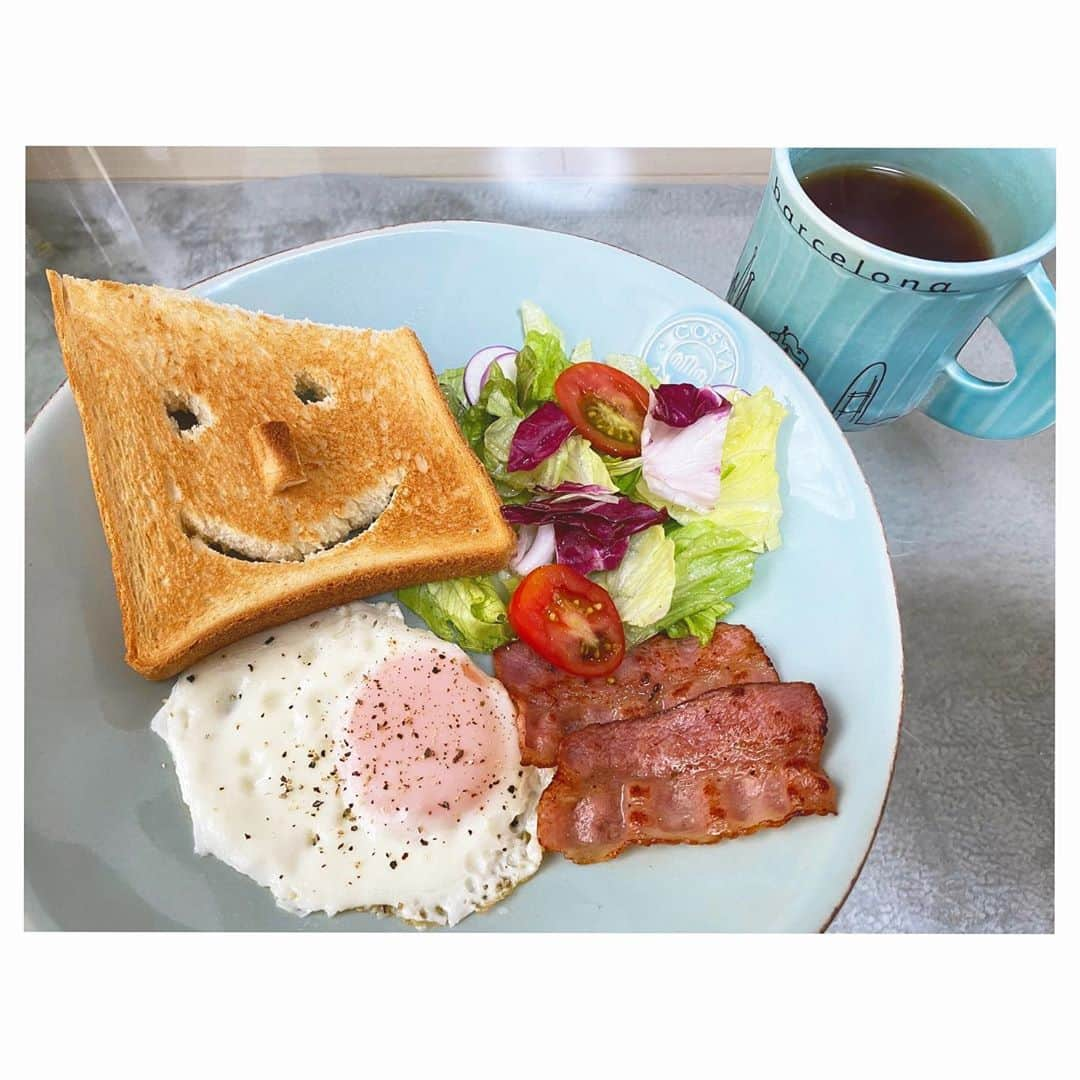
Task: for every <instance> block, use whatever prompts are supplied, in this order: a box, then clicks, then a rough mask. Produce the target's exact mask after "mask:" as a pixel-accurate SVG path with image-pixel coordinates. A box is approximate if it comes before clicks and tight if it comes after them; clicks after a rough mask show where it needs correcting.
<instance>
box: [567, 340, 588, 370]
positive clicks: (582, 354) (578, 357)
mask: <svg viewBox="0 0 1080 1080" xmlns="http://www.w3.org/2000/svg"><path fill="white" fill-rule="evenodd" d="M592 359H593V354H592V341H591V340H590V339H589V338H586V339H585V340H584V341H581V342H579V343H578V344H577V345H575V346H574V348H573V351H572V352H571V353H570V363H571V364H589V363H592Z"/></svg>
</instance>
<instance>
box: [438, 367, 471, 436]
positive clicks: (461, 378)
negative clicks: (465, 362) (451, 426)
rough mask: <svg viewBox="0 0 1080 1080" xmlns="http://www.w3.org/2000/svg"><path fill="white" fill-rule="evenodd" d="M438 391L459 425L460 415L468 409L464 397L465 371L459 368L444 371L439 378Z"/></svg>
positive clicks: (466, 400) (467, 403)
mask: <svg viewBox="0 0 1080 1080" xmlns="http://www.w3.org/2000/svg"><path fill="white" fill-rule="evenodd" d="M439 389H440V390H441V391H442V395H443V397H444V398H446V404H447V405H449V406H450V411H451V412H452V413H453V414H454V419H455V420H457V422H458V423H459V424H460V423H461V415H462V413H464V412H465V410H466V409H467V408H468V407H469V402H468V399H467V398H466V397H465V369H464V368H463V367H459V368H452V369H451V370H450V371H444V372H443V373H442V374H441V375H440V376H439Z"/></svg>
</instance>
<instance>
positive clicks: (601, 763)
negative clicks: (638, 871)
mask: <svg viewBox="0 0 1080 1080" xmlns="http://www.w3.org/2000/svg"><path fill="white" fill-rule="evenodd" d="M826 726H827V716H826V713H825V706H824V704H823V703H822V701H821V697H820V696H819V695H818V692H817V690H816V689H814V687H813V686H811V685H810V684H809V683H773V684H759V685H746V686H732V687H726V688H724V689H721V690H714V691H712V692H711V693H708V694H705V695H703V696H702V697H699V698H696V699H695V700H693V701H687V702H685V703H684V704H682V705H678V706H676V707H675V708H673V709H669V710H668V711H667V712H664V713H660V714H658V715H656V716H648V717H644V718H641V719H637V720H620V721H617V722H615V723H611V724H602V725H593V726H591V727H585V728H581V729H580V730H579V731H575V732H574V733H573V734H571V735H568V736H567V737H566V738H565V739H563V741H562V746H561V747H560V749H559V762H558V771H557V772H556V774H555V779H554V780H553V781H552V782H551V784H550V785H549V786H548V788H547V790H546V791H545V792H544V794H543V797H542V798H541V799H540V810H539V822H538V824H539V837H540V843H541V844H542V845H543V846H544V847H545V848H547V849H548V850H549V851H561V852H562V853H563V854H564V855H565V856H566V857H567V858H568V859H571V860H572V861H574V862H576V863H593V862H600V861H602V860H604V859H611V858H614V857H615V856H616V855H618V854H619V852H620V851H622V850H623V849H624V848H626V847H627V846H628V845H630V844H678V843H688V844H711V843H715V842H716V841H717V840H724V839H727V838H728V837H732V836H741V835H742V834H744V833H750V832H754V831H755V830H757V829H761V828H764V827H767V826H777V825H783V824H784V822H785V821H788V820H789V819H790V818H792V817H794V816H795V815H797V814H834V813H836V790H835V789H834V788H833V785H832V783H831V781H830V780H829V778H828V777H827V776H826V775H825V773H824V771H823V770H822V769H821V767H820V765H819V764H818V762H819V758H820V755H821V747H822V743H823V741H824V739H825V731H826Z"/></svg>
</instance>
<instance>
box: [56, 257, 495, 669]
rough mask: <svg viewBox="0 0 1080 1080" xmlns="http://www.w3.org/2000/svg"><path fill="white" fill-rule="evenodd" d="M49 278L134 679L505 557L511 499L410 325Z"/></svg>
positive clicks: (490, 566)
mask: <svg viewBox="0 0 1080 1080" xmlns="http://www.w3.org/2000/svg"><path fill="white" fill-rule="evenodd" d="M46 273H47V277H48V280H49V288H50V290H51V292H52V298H53V308H54V314H55V322H56V333H57V337H58V339H59V341H60V348H61V352H62V354H63V359H64V364H65V367H66V368H67V371H68V376H69V379H70V382H71V388H72V392H73V394H74V396H75V401H76V404H77V406H78V409H79V414H80V418H81V420H82V425H83V433H84V435H85V438H86V447H87V457H88V460H89V465H90V476H91V480H92V482H93V485H94V494H95V496H96V499H97V504H98V511H99V513H100V516H101V522H102V526H103V528H104V531H105V538H106V540H107V541H108V544H109V550H110V553H111V558H112V569H113V577H114V580H115V583H116V592H117V598H118V600H119V603H120V610H121V615H122V621H123V628H124V640H125V644H126V660H127V662H128V663H129V664H130V665H131V666H132V667H133V668H134V669H135V670H136V671H138V672H139V673H140V674H142V675H145V676H147V677H148V678H151V679H163V678H167V677H169V676H170V675H174V674H175V673H176V672H178V671H180V670H182V669H184V668H185V667H188V666H189V665H190V664H192V663H193V662H194V661H196V660H198V659H200V658H201V657H203V656H206V655H207V654H209V653H211V652H213V651H215V650H217V649H220V648H223V647H224V646H226V645H228V644H230V643H231V642H233V641H236V640H237V639H239V638H241V637H244V636H245V635H247V634H250V633H255V632H257V631H260V630H263V629H266V628H268V627H271V626H276V625H280V624H281V623H283V622H287V621H288V620H290V619H295V618H299V617H301V616H304V615H308V614H311V613H313V612H316V611H320V610H323V609H325V608H328V607H332V606H334V605H335V604H340V603H345V602H347V601H350V600H355V599H359V598H361V597H365V596H371V595H373V594H375V593H379V592H384V591H388V590H392V589H396V588H400V587H403V586H406V585H413V584H418V583H420V582H424V581H435V580H442V579H446V578H452V577H459V576H464V575H473V574H482V573H489V572H492V571H495V570H498V569H501V568H502V567H504V566H505V565H506V564H507V561H508V560H509V557H510V554H511V552H512V550H513V546H514V536H513V532H512V530H511V529H510V527H509V526H508V525H507V524H506V523H505V522H504V521H503V519H502V515H501V512H500V500H499V497H498V495H497V494H496V492H495V490H494V488H493V487H492V485H491V481H490V480H489V478H488V476H487V473H486V471H485V469H484V468H483V466H482V465H481V464H480V462H479V461H478V460H477V459H476V457H475V456H474V455H473V453H472V451H471V450H470V449H469V447H468V444H467V443H466V442H465V440H464V439H463V438H462V436H461V434H460V432H459V431H458V428H457V424H456V423H455V421H454V418H453V416H452V415H451V413H450V410H449V408H448V406H447V405H446V402H445V400H444V399H443V396H442V393H441V391H440V389H439V386H438V382H437V380H436V378H435V374H434V372H433V370H432V368H431V365H430V364H429V363H428V359H427V356H426V354H425V353H424V350H423V347H422V346H421V344H420V342H419V340H418V339H417V337H416V335H415V334H414V333H413V332H412V331H411V330H409V329H406V328H400V329H397V330H392V331H373V330H357V329H350V328H345V327H333V326H324V325H321V324H317V323H307V322H297V321H293V320H289V319H283V318H279V317H276V316H270V315H263V314H255V313H252V312H249V311H245V310H243V309H241V308H236V307H231V306H226V305H221V304H215V303H213V302H211V301H208V300H204V299H201V298H199V297H195V296H191V295H189V294H187V293H184V292H181V291H178V290H172V289H164V288H160V287H157V286H140V285H123V284H119V283H116V282H104V281H103V282H92V281H85V280H83V279H79V278H72V277H67V276H61V275H59V274H57V273H55V272H53V271H51V270H49V271H47V272H46ZM267 424H272V425H274V426H273V427H272V428H271V429H269V430H270V434H269V435H265V434H264V435H263V436H261V437H257V436H253V434H252V432H253V431H254V430H256V429H259V428H262V429H263V430H264V432H265V431H266V427H265V426H266V425H267ZM277 425H284V427H285V428H286V429H287V432H288V441H289V443H291V446H292V452H291V455H290V453H289V449H288V447H286V446H283V445H282V443H281V437H282V428H281V427H279V426H277ZM260 447H261V449H260ZM297 465H298V466H299V468H300V469H301V470H302V474H303V481H302V482H298V477H297V474H296V472H295V467H296V466H297ZM283 470H284V471H283ZM286 480H287V481H288V483H287V484H285V485H284V486H283V481H286ZM271 488H277V490H271Z"/></svg>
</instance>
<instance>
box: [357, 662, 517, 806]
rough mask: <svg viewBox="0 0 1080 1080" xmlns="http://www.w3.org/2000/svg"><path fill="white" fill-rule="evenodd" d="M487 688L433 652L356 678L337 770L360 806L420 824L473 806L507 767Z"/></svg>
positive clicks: (468, 667)
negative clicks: (355, 696)
mask: <svg viewBox="0 0 1080 1080" xmlns="http://www.w3.org/2000/svg"><path fill="white" fill-rule="evenodd" d="M490 681H491V680H489V679H488V678H487V676H485V675H484V674H483V673H482V672H481V671H479V670H478V669H477V668H476V667H475V666H474V665H473V664H471V663H470V662H469V661H468V660H463V659H462V658H461V657H451V656H450V655H449V654H448V653H446V652H444V651H442V650H441V649H439V648H438V647H437V646H436V647H432V648H430V649H424V650H421V651H419V652H415V653H409V654H407V655H405V656H399V657H394V658H393V659H389V660H386V661H384V662H383V663H382V664H381V665H380V666H379V667H378V668H377V669H376V670H375V671H374V672H372V673H370V674H369V675H367V676H365V678H364V680H363V683H362V685H361V687H360V695H359V697H358V699H357V701H356V705H355V706H354V708H353V711H352V714H351V718H350V721H349V725H348V732H347V735H346V750H345V752H346V757H345V759H344V760H343V762H342V765H343V768H342V770H341V771H343V772H344V774H345V776H346V777H348V778H349V788H350V790H351V792H352V795H353V797H354V798H355V799H357V800H358V801H359V803H360V805H362V806H366V807H369V808H371V809H373V810H375V811H376V812H378V813H380V814H383V815H385V816H387V817H392V818H397V819H399V820H401V819H405V820H408V821H410V822H413V823H419V824H423V823H425V822H430V823H432V824H436V823H438V822H440V821H446V820H448V819H449V820H455V819H457V818H459V817H460V816H461V814H462V813H463V812H464V811H466V810H469V809H471V808H473V807H476V806H479V805H481V804H482V803H483V802H484V801H485V799H486V798H487V797H488V796H489V794H490V793H491V792H492V790H493V789H494V788H496V787H497V786H498V785H499V782H500V779H501V778H502V777H503V776H505V775H506V772H507V770H508V769H509V768H510V767H511V764H512V763H510V762H509V761H508V760H507V759H508V756H509V747H508V745H507V743H508V740H507V738H506V733H505V724H506V717H505V716H504V715H503V714H502V713H501V712H500V709H499V704H500V703H499V699H498V698H497V697H495V696H494V695H492V694H491V693H490V692H489V689H488V684H489V683H490Z"/></svg>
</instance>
